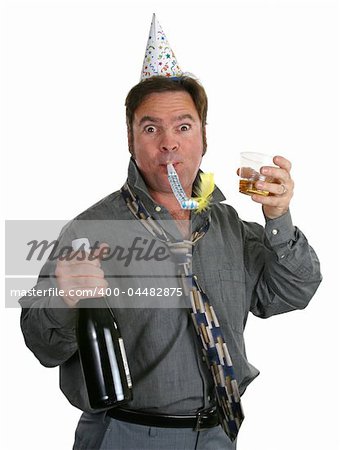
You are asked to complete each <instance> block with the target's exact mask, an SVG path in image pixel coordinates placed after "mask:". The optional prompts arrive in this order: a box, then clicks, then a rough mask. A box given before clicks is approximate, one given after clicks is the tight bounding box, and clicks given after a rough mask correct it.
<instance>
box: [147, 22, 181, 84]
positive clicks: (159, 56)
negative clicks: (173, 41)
mask: <svg viewBox="0 0 340 450" xmlns="http://www.w3.org/2000/svg"><path fill="white" fill-rule="evenodd" d="M182 73H183V72H182V70H181V69H180V68H179V66H178V64H177V60H176V57H175V55H174V52H173V51H172V50H171V47H170V45H169V42H168V39H167V37H166V36H165V34H164V31H163V30H162V27H161V26H160V24H159V22H158V20H157V19H156V15H155V14H154V15H153V17H152V23H151V27H150V32H149V37H148V42H147V45H146V51H145V57H144V62H143V68H142V73H141V77H140V81H143V80H145V79H146V78H150V77H153V76H154V75H163V76H164V77H180V76H181V75H182Z"/></svg>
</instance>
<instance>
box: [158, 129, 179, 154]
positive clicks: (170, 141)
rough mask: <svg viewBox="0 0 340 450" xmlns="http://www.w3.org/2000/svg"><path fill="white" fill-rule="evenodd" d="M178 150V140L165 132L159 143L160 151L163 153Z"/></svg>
mask: <svg viewBox="0 0 340 450" xmlns="http://www.w3.org/2000/svg"><path fill="white" fill-rule="evenodd" d="M178 148H179V143H178V140H177V139H176V136H174V135H173V134H172V133H170V132H165V133H164V134H163V136H162V139H161V142H160V149H161V150H162V151H163V152H175V151H177V150H178Z"/></svg>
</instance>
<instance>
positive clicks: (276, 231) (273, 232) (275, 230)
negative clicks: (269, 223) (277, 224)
mask: <svg viewBox="0 0 340 450" xmlns="http://www.w3.org/2000/svg"><path fill="white" fill-rule="evenodd" d="M278 232H279V230H277V229H276V228H274V230H272V234H273V235H274V236H276V235H277V233H278Z"/></svg>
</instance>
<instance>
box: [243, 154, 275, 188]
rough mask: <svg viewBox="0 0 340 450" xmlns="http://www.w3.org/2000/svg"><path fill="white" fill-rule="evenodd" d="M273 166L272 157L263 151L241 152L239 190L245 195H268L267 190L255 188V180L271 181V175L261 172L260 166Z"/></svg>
mask: <svg viewBox="0 0 340 450" xmlns="http://www.w3.org/2000/svg"><path fill="white" fill-rule="evenodd" d="M263 166H273V167H277V166H275V164H274V163H273V157H272V156H270V155H266V154H264V153H257V152H242V153H241V163H240V170H239V175H240V186H239V191H240V192H241V193H242V194H246V195H253V194H258V195H264V196H267V195H270V193H269V191H265V190H261V189H257V188H256V186H255V184H256V182H257V181H267V182H271V181H273V178H272V177H268V176H265V175H262V174H261V167H263Z"/></svg>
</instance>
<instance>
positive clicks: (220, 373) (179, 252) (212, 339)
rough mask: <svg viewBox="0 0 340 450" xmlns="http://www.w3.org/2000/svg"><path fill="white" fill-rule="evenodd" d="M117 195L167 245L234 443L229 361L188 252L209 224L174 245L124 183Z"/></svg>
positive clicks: (239, 416)
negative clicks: (121, 196)
mask: <svg viewBox="0 0 340 450" xmlns="http://www.w3.org/2000/svg"><path fill="white" fill-rule="evenodd" d="M121 192H122V195H123V197H124V199H125V201H126V204H127V206H128V208H129V209H130V211H131V212H132V213H133V215H134V216H135V217H136V218H137V219H139V220H140V222H141V223H142V224H143V225H144V227H145V228H146V229H147V230H148V231H149V232H150V233H151V234H152V235H153V236H154V237H156V238H158V239H159V240H161V241H162V242H163V243H164V244H165V245H167V247H168V249H169V252H170V254H171V255H172V256H173V259H174V260H175V262H176V263H177V266H178V268H179V275H180V279H181V282H182V286H183V291H184V293H185V295H188V296H189V297H190V303H191V314H190V315H191V318H192V322H193V324H194V327H195V329H196V332H197V336H198V339H199V341H200V346H201V347H202V351H203V356H204V359H205V361H206V363H207V365H208V367H209V369H210V372H211V374H212V378H213V380H214V385H215V394H216V399H217V405H216V406H217V412H218V416H219V421H220V424H221V426H222V428H223V430H224V431H225V433H226V434H227V435H228V436H229V438H230V439H231V440H232V441H234V440H235V439H236V437H237V433H238V430H239V428H240V426H241V423H242V421H243V419H244V414H243V411H242V405H241V399H240V394H239V390H238V385H237V381H236V379H235V374H234V369H233V365H232V361H231V358H230V354H229V351H228V347H227V344H226V343H225V341H224V338H223V335H222V330H221V328H220V325H219V322H218V319H217V317H216V313H215V311H214V308H213V307H212V306H211V305H210V303H209V300H208V297H207V295H206V294H205V292H204V291H203V290H202V288H201V287H200V285H199V284H198V281H197V277H196V276H195V275H193V274H192V271H191V267H192V250H193V248H194V245H195V244H196V242H197V241H198V240H199V239H201V238H202V237H203V236H204V235H205V233H206V232H207V231H208V229H209V225H210V221H209V220H207V221H206V222H205V224H204V225H203V226H202V227H201V228H200V229H199V230H198V231H195V232H194V233H193V234H192V236H191V240H184V241H179V242H178V241H175V240H174V239H171V238H170V236H169V234H168V233H166V232H165V230H164V229H163V227H162V226H161V225H160V224H159V223H158V222H157V221H156V220H155V219H154V218H153V217H151V216H150V214H149V213H148V211H147V210H146V208H145V206H144V205H143V203H142V202H141V200H140V199H139V198H138V197H137V195H136V194H135V193H134V192H133V191H132V189H131V188H130V186H129V185H128V184H127V183H125V185H124V186H123V187H122V189H121Z"/></svg>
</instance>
